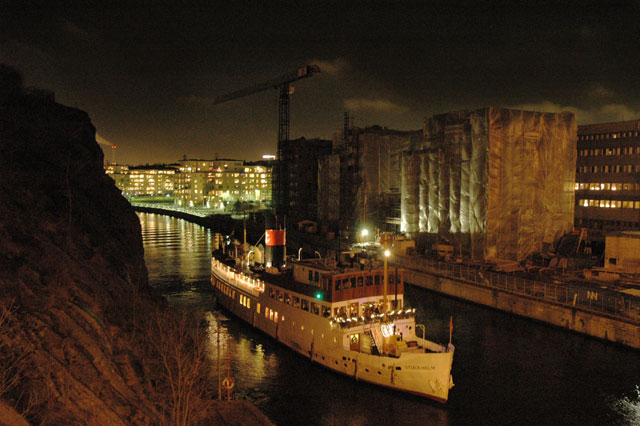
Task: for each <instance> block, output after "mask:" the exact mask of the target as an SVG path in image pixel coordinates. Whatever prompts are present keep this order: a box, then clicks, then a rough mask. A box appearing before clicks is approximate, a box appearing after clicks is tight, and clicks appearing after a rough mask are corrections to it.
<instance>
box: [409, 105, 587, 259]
mask: <svg viewBox="0 0 640 426" xmlns="http://www.w3.org/2000/svg"><path fill="white" fill-rule="evenodd" d="M576 135H577V126H576V121H575V118H574V116H573V114H571V113H566V112H563V113H558V114H555V113H540V112H531V111H520V110H511V109H502V108H494V107H488V108H483V109H479V110H472V111H468V110H463V111H456V112H451V113H447V114H440V115H436V116H433V117H431V118H428V119H427V120H425V127H424V135H423V136H424V137H423V138H422V140H420V141H419V142H417V143H413V144H412V146H410V147H409V149H406V150H405V151H403V152H402V154H401V169H402V187H401V230H402V231H403V232H406V233H407V234H408V235H409V236H410V237H412V238H416V239H420V238H421V237H424V236H428V235H430V236H435V237H436V238H438V239H445V240H447V241H449V242H450V243H451V244H454V245H456V247H459V248H461V249H462V251H463V252H464V254H466V255H469V256H471V257H473V258H475V259H489V258H502V259H511V260H518V261H519V260H522V259H524V258H526V257H527V256H528V255H530V254H531V253H533V252H536V251H541V249H542V244H543V242H554V241H556V240H557V239H558V238H559V237H560V236H562V235H563V234H564V233H566V232H570V231H571V230H572V229H573V209H574V182H575V162H576V139H577V136H576ZM423 239H424V238H423Z"/></svg>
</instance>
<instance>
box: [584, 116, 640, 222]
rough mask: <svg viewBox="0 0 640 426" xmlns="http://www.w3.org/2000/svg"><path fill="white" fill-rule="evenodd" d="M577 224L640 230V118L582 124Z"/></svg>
mask: <svg viewBox="0 0 640 426" xmlns="http://www.w3.org/2000/svg"><path fill="white" fill-rule="evenodd" d="M577 149H578V157H577V162H576V183H575V192H576V207H575V226H576V227H584V228H591V229H602V230H605V231H612V230H638V229H640V120H631V121H620V122H615V123H601V124H589V125H582V126H578V143H577Z"/></svg>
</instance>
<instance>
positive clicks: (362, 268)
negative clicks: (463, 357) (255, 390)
mask: <svg viewBox="0 0 640 426" xmlns="http://www.w3.org/2000/svg"><path fill="white" fill-rule="evenodd" d="M285 239H286V236H285V230H281V229H267V230H266V232H265V244H266V248H265V250H264V255H263V256H261V257H262V258H263V259H259V260H264V262H261V263H260V262H258V261H256V257H255V256H254V255H255V251H257V249H255V248H254V249H251V250H249V249H248V248H247V249H245V250H243V249H242V248H243V247H247V246H246V242H245V244H244V245H243V246H242V247H240V250H238V247H237V246H236V248H235V250H224V249H223V250H216V251H214V252H213V253H212V257H211V283H212V285H213V288H214V291H215V294H216V299H217V302H218V304H220V305H221V306H222V307H224V308H225V309H226V310H227V311H229V312H230V313H232V314H233V315H235V316H237V317H239V318H241V319H242V320H244V321H246V322H247V323H248V324H250V325H251V326H253V327H255V328H257V329H259V330H261V331H262V332H264V333H266V334H268V335H269V336H271V337H272V338H274V339H275V340H277V341H278V342H280V343H282V344H284V345H286V346H287V347H289V348H291V349H293V350H294V351H296V352H298V353H299V354H301V355H302V356H304V357H306V358H308V359H309V360H310V361H311V362H314V363H317V364H320V365H322V366H324V367H326V368H328V369H330V370H333V371H335V372H338V373H341V374H344V375H346V376H350V377H353V378H354V379H355V380H357V381H363V382H368V383H371V384H374V385H379V386H384V387H387V388H391V389H394V390H398V391H402V392H408V393H411V394H415V395H419V396H421V397H426V398H430V399H433V400H435V401H438V402H441V403H444V402H446V401H447V400H448V398H449V391H450V389H451V388H452V387H453V379H452V376H451V367H452V363H453V354H454V351H455V348H454V346H453V344H451V337H450V338H449V344H439V343H436V342H432V341H430V340H427V339H426V338H425V327H424V325H421V324H416V315H415V313H416V311H415V308H411V307H408V306H406V305H405V303H404V292H403V290H404V270H403V269H396V268H394V270H393V271H392V272H391V273H389V268H388V266H387V261H386V257H384V264H383V265H382V264H381V261H380V260H378V259H366V258H360V257H358V255H357V253H353V252H348V253H344V254H341V256H340V258H339V259H327V258H319V257H316V258H313V259H300V258H286V256H285V252H286V248H285ZM230 251H233V252H234V255H233V256H231V255H229V252H230ZM285 260H286V261H285ZM451 328H452V325H451V323H450V333H451ZM450 336H451V334H450Z"/></svg>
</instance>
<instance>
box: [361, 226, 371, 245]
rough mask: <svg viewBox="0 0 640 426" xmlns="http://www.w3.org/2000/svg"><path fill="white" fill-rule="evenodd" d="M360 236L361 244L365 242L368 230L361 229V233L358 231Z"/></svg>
mask: <svg viewBox="0 0 640 426" xmlns="http://www.w3.org/2000/svg"><path fill="white" fill-rule="evenodd" d="M360 235H361V237H362V239H361V242H363V243H364V242H366V240H367V235H369V230H368V229H363V230H362V231H360Z"/></svg>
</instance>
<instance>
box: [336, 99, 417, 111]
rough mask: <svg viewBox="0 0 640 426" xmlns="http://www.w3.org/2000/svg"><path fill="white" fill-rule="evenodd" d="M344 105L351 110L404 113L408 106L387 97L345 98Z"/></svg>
mask: <svg viewBox="0 0 640 426" xmlns="http://www.w3.org/2000/svg"><path fill="white" fill-rule="evenodd" d="M344 107H345V108H346V109H347V110H349V111H372V112H386V113H402V112H405V111H407V107H404V106H402V105H398V104H396V103H394V102H391V101H388V100H386V99H380V98H378V99H366V98H350V99H345V101H344Z"/></svg>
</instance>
